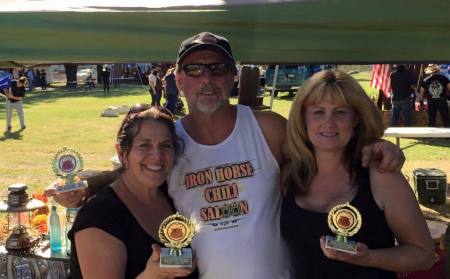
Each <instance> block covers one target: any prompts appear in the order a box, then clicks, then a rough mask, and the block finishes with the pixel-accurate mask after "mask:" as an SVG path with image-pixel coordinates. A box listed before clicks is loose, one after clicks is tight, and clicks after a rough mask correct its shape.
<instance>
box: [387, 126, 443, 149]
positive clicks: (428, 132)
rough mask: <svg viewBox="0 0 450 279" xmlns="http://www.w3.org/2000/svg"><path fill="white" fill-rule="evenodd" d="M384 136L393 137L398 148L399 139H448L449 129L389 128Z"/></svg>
mask: <svg viewBox="0 0 450 279" xmlns="http://www.w3.org/2000/svg"><path fill="white" fill-rule="evenodd" d="M384 136H385V137H395V138H396V144H397V146H398V147H400V138H450V128H434V127H389V128H387V129H386V131H384Z"/></svg>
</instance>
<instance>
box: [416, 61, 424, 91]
mask: <svg viewBox="0 0 450 279" xmlns="http://www.w3.org/2000/svg"><path fill="white" fill-rule="evenodd" d="M422 68H423V64H420V71H419V77H418V78H417V84H416V93H420V90H419V84H420V78H421V77H422Z"/></svg>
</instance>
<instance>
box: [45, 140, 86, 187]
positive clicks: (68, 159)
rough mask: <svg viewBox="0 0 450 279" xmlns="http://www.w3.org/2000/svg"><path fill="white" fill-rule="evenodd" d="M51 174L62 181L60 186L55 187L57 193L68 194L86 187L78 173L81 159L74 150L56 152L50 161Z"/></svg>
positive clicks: (81, 165)
mask: <svg viewBox="0 0 450 279" xmlns="http://www.w3.org/2000/svg"><path fill="white" fill-rule="evenodd" d="M52 168H53V172H54V173H55V174H56V176H58V177H60V178H62V179H63V183H62V185H57V186H56V192H57V193H63V192H69V191H73V190H77V189H81V188H86V187H87V182H86V181H84V180H81V179H80V178H79V176H78V173H79V172H81V171H82V170H83V158H82V157H81V155H80V153H78V152H77V151H76V150H74V149H71V148H68V147H64V148H63V149H61V150H60V151H58V152H56V154H55V157H54V158H53V161H52Z"/></svg>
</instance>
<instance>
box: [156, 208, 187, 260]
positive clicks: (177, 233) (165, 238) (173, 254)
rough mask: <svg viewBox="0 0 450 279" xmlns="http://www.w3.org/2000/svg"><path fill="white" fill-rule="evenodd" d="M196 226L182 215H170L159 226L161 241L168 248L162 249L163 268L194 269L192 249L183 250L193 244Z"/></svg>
mask: <svg viewBox="0 0 450 279" xmlns="http://www.w3.org/2000/svg"><path fill="white" fill-rule="evenodd" d="M194 235H195V226H194V223H193V222H192V220H190V219H188V218H186V217H184V216H183V215H181V214H180V213H178V212H177V213H175V214H173V215H170V216H169V217H167V218H166V219H164V221H163V222H162V223H161V225H160V226H159V239H160V240H161V242H162V243H163V244H164V245H165V246H166V247H168V248H161V256H160V262H159V265H160V266H161V267H187V268H191V267H192V249H191V248H183V247H186V246H188V245H189V243H191V242H192V239H193V238H194Z"/></svg>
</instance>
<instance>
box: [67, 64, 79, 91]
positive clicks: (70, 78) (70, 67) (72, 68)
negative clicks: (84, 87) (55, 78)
mask: <svg viewBox="0 0 450 279" xmlns="http://www.w3.org/2000/svg"><path fill="white" fill-rule="evenodd" d="M64 69H65V70H66V77H67V83H66V87H77V69H78V64H76V63H65V64H64Z"/></svg>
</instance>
